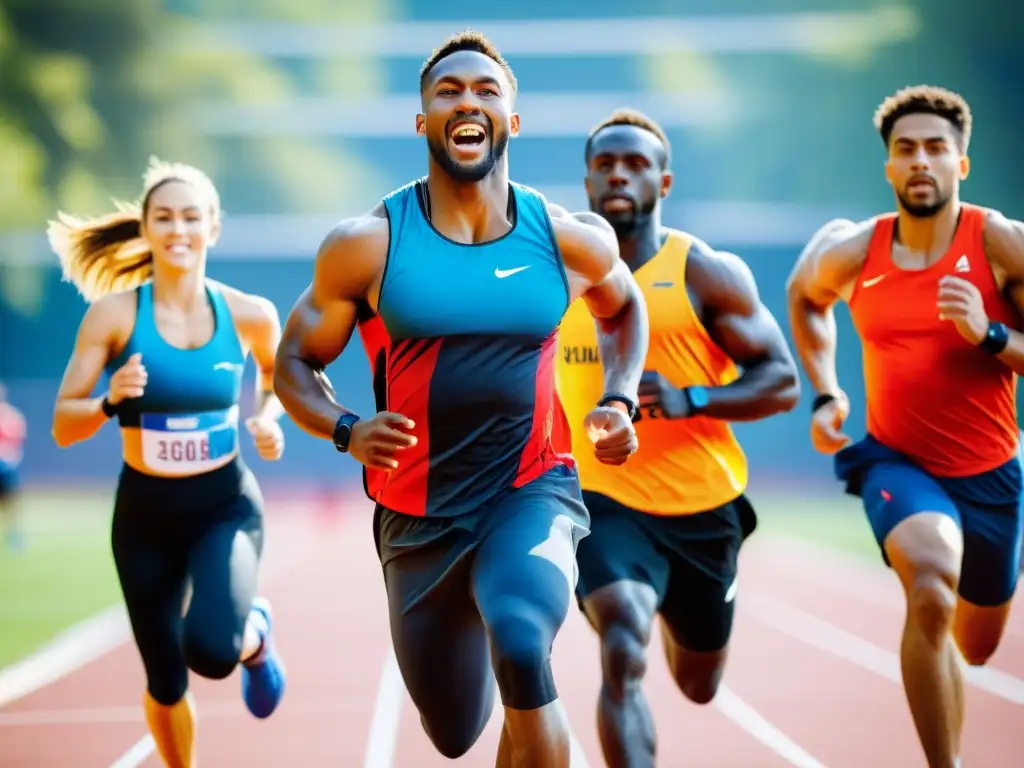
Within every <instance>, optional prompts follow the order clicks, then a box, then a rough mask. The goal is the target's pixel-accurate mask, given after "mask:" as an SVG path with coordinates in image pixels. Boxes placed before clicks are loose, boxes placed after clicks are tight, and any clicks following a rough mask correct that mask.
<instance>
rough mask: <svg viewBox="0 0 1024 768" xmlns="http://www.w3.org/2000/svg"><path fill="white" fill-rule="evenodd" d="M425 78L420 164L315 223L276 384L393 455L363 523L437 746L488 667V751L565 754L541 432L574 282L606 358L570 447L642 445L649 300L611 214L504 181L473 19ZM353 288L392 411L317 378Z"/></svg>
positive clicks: (554, 762)
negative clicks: (380, 195)
mask: <svg viewBox="0 0 1024 768" xmlns="http://www.w3.org/2000/svg"><path fill="white" fill-rule="evenodd" d="M420 92H421V98H422V105H423V114H420V115H419V116H417V120H416V128H417V133H418V134H419V135H421V136H424V137H426V142H427V147H428V148H429V151H430V152H429V172H428V174H427V177H426V178H425V179H420V180H418V181H415V182H412V183H410V184H408V185H406V186H404V187H402V188H400V189H398V190H396V191H395V192H393V193H391V194H390V195H388V196H387V197H386V198H385V199H384V200H383V202H382V203H381V204H380V205H378V206H377V207H376V208H375V209H374V210H373V211H371V212H369V213H367V214H366V215H363V216H360V217H358V218H355V219H352V220H349V221H345V222H343V223H342V224H340V225H339V226H338V227H337V228H336V229H335V230H334V231H333V232H331V233H330V234H329V235H328V236H327V238H326V239H325V240H324V242H323V244H322V246H321V248H320V252H319V253H318V255H317V258H316V266H315V268H314V275H313V281H312V284H311V286H310V287H309V288H308V289H307V290H306V292H305V293H304V294H303V295H302V296H301V297H300V298H299V301H298V302H297V304H296V306H295V308H294V309H293V311H292V314H291V316H290V317H289V319H288V322H287V323H286V325H285V332H284V336H283V337H282V342H281V345H280V346H279V348H278V363H277V368H276V371H277V374H276V379H275V390H276V391H277V392H278V395H279V396H280V397H281V401H282V403H283V404H284V406H285V408H286V409H287V410H288V413H289V414H290V415H291V416H292V418H293V419H294V420H295V421H296V422H297V423H298V424H300V425H301V426H302V427H303V428H305V429H306V430H307V431H309V432H310V433H312V434H314V435H317V436H320V437H324V438H330V439H333V441H334V444H335V446H336V447H337V448H338V450H340V451H342V452H348V453H351V454H352V456H353V457H355V458H356V459H357V460H358V461H360V462H361V463H362V464H364V465H365V466H367V467H370V468H374V469H377V470H385V471H387V472H388V473H389V474H388V477H387V479H386V482H385V483H384V486H383V489H382V490H381V491H380V493H379V496H378V499H377V501H378V504H377V507H376V513H375V521H374V522H375V538H376V541H377V546H378V554H379V556H380V559H381V563H382V565H383V572H384V580H385V583H386V587H387V594H388V603H389V607H390V613H391V631H392V638H393V641H394V645H395V652H396V655H397V657H398V662H399V665H400V667H401V670H402V675H403V677H404V679H405V683H406V686H407V688H408V690H409V693H410V695H411V697H412V700H413V702H414V703H415V704H416V707H417V708H418V709H419V712H420V716H421V721H422V723H423V726H424V729H425V731H426V732H427V735H428V736H429V737H430V739H431V740H432V742H433V743H434V745H435V747H436V748H437V750H438V751H439V752H440V753H441V754H443V755H445V756H447V757H449V758H456V757H458V756H460V755H462V754H464V753H465V752H466V751H468V750H469V749H470V747H472V745H473V744H474V743H475V741H476V740H477V738H478V737H479V735H480V733H481V731H482V730H483V728H484V726H485V725H486V723H487V721H488V719H489V717H490V714H491V711H492V706H493V696H494V692H493V680H494V678H495V677H496V678H497V683H498V688H499V691H500V695H501V700H502V703H503V704H504V706H505V719H504V727H503V729H502V735H501V741H500V744H499V747H498V760H497V764H498V765H499V766H530V768H546V767H548V766H552V767H556V766H557V767H558V768H564V767H565V766H568V765H569V739H568V727H567V724H566V723H565V722H564V719H563V716H562V714H561V712H562V710H561V707H560V704H559V702H558V701H557V698H558V697H557V693H556V691H555V685H554V681H553V679H552V674H551V665H550V654H551V648H552V643H553V641H554V638H555V635H556V633H557V632H558V630H559V628H560V627H561V625H562V623H563V621H564V620H565V617H566V615H567V612H568V609H569V604H570V600H571V599H572V589H573V585H574V582H575V545H576V543H577V541H578V540H579V539H580V538H582V537H583V536H584V535H586V533H587V531H588V526H589V518H588V515H587V511H586V508H585V507H584V506H583V504H582V499H581V494H580V487H579V482H578V479H577V476H576V471H575V466H574V463H573V460H572V457H571V456H570V455H568V454H567V453H565V454H560V453H559V452H558V450H557V445H556V442H557V441H556V440H553V439H552V424H553V423H557V422H558V420H559V418H560V417H561V414H560V413H559V412H558V405H557V400H556V399H555V395H554V353H555V349H556V335H557V328H558V325H559V323H560V321H561V319H562V316H563V314H564V312H565V311H566V309H567V307H568V306H569V304H570V302H572V301H573V300H574V299H576V298H577V297H579V296H584V298H585V301H586V302H587V304H588V306H589V307H590V308H591V312H592V313H593V315H594V316H595V318H597V321H596V322H597V324H598V326H599V328H600V345H601V355H602V359H603V361H604V366H605V371H606V376H605V381H606V393H605V395H604V397H602V399H601V400H600V402H598V403H594V406H595V408H594V410H593V411H592V412H591V413H590V414H589V415H588V416H587V423H588V425H589V427H590V435H591V437H592V439H593V440H594V445H593V446H590V447H588V448H586V449H584V450H594V451H595V452H596V454H597V456H598V457H599V458H600V459H601V460H602V461H604V462H606V463H609V464H622V463H623V462H625V461H626V460H627V458H628V457H629V456H630V455H631V454H632V453H633V452H634V451H635V450H636V448H637V443H636V435H635V432H634V430H633V427H632V422H631V417H632V416H633V415H634V414H635V412H636V399H637V387H638V385H639V382H640V376H641V374H642V372H643V361H644V358H645V357H646V354H647V320H646V309H645V307H644V305H643V299H642V297H641V296H640V293H639V291H638V290H637V287H636V283H635V282H634V281H633V279H632V276H631V275H630V272H629V269H628V268H626V266H625V265H624V264H623V263H622V262H621V261H620V260H619V258H618V247H617V244H616V241H615V234H614V232H613V231H612V230H611V227H609V226H608V225H607V224H605V223H604V222H603V220H602V219H601V218H600V217H599V216H596V215H594V214H591V213H579V214H575V215H569V214H567V213H566V212H565V211H564V210H563V209H560V208H558V207H556V206H552V205H549V204H547V203H546V202H545V200H544V199H543V198H542V197H541V196H540V195H539V194H538V193H537V192H535V191H533V190H530V189H528V188H526V187H523V186H520V185H518V184H513V183H510V182H509V180H508V156H507V152H506V149H507V146H508V141H509V138H510V137H511V136H514V135H515V134H516V133H518V130H519V117H518V115H516V114H514V113H513V105H514V101H515V93H516V82H515V78H514V77H513V76H512V73H511V71H510V70H509V67H508V65H507V64H506V63H505V61H504V59H502V57H501V54H500V53H498V51H497V50H496V49H495V48H494V47H493V46H492V45H491V44H490V43H489V42H488V41H487V40H486V39H485V38H484V37H483V36H481V35H479V34H477V33H463V34H460V35H457V36H455V37H453V38H451V39H449V40H448V41H447V42H446V43H445V44H444V45H442V46H441V47H440V48H439V49H436V50H435V51H434V53H433V55H432V56H431V57H430V58H429V59H428V60H427V62H426V63H425V65H424V68H423V71H422V74H421V81H420ZM364 306H368V307H369V309H370V310H372V311H375V312H378V313H379V315H380V317H381V320H382V321H383V323H384V325H385V328H386V331H387V334H388V337H389V351H388V360H387V370H386V377H387V406H388V408H387V410H386V411H384V412H382V413H379V414H376V415H374V416H373V417H372V418H366V419H361V418H360V417H359V416H358V415H356V414H353V413H350V412H348V411H347V410H346V409H345V408H344V407H342V406H341V405H339V404H338V403H337V402H335V401H334V399H333V398H332V397H330V395H329V390H328V389H327V388H326V386H327V385H325V382H324V380H323V370H324V368H325V366H327V365H328V364H329V363H330V362H331V361H333V360H334V359H335V358H337V356H338V355H339V354H340V353H341V352H342V350H343V349H344V347H345V345H346V344H347V342H348V340H349V338H350V336H351V334H352V329H353V327H354V326H355V323H356V319H357V315H358V312H359V311H360V308H361V307H364ZM578 449H579V447H578Z"/></svg>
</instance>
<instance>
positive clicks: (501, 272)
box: [494, 266, 530, 280]
mask: <svg viewBox="0 0 1024 768" xmlns="http://www.w3.org/2000/svg"><path fill="white" fill-rule="evenodd" d="M529 268H530V267H529V266H525V267H516V268H515V269H498V268H497V267H495V268H494V276H495V277H496V278H498V279H499V280H500V279H501V278H503V277H508V276H509V275H514V274H515V273H516V272H522V271H523V270H524V269H529Z"/></svg>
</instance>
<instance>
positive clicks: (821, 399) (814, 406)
mask: <svg viewBox="0 0 1024 768" xmlns="http://www.w3.org/2000/svg"><path fill="white" fill-rule="evenodd" d="M835 399H836V396H835V395H829V394H824V395H818V396H817V397H816V398H814V402H813V403H811V413H817V412H818V409H819V408H821V407H822V406H825V405H828V404H829V403H831V402H832V401H833V400H835Z"/></svg>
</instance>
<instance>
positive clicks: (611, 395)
mask: <svg viewBox="0 0 1024 768" xmlns="http://www.w3.org/2000/svg"><path fill="white" fill-rule="evenodd" d="M608 403H622V404H623V405H624V406H626V409H627V413H628V415H629V420H630V421H636V417H637V416H639V415H640V408H639V406H637V404H636V403H635V402H633V401H632V400H631V399H630V398H628V397H626V396H625V395H623V394H622V393H621V392H606V393H605V395H604V397H602V398H601V399H600V400H598V401H597V407H598V408H604V407H605V406H606V405H608Z"/></svg>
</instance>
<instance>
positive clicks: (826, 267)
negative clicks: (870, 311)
mask: <svg viewBox="0 0 1024 768" xmlns="http://www.w3.org/2000/svg"><path fill="white" fill-rule="evenodd" d="M873 229H874V221H866V222H861V223H860V224H854V223H853V222H851V221H845V220H836V221H832V222H829V223H828V224H826V225H825V226H824V227H822V229H820V230H819V231H818V233H817V234H816V235H815V236H814V237H813V238H812V239H811V241H810V242H809V243H808V244H807V246H806V247H805V248H804V250H803V252H802V253H801V254H800V257H799V258H798V259H797V262H796V265H795V266H794V267H793V271H792V273H790V276H789V281H788V282H787V283H786V295H787V298H788V303H789V323H790V328H791V330H792V332H793V344H794V346H795V347H796V352H797V356H798V357H799V359H800V362H801V364H802V365H803V368H804V371H805V372H806V373H807V378H808V379H810V381H811V386H812V387H813V388H814V391H815V393H816V394H819V395H820V394H834V393H837V392H839V380H838V375H837V374H836V342H837V339H836V318H835V314H834V312H833V307H834V305H835V303H836V302H837V301H838V300H839V299H841V298H848V292H849V289H850V286H851V285H852V284H853V281H854V280H856V277H857V274H858V273H859V271H860V268H861V266H863V263H864V258H865V256H866V254H867V247H868V243H869V242H870V240H871V233H872V231H873Z"/></svg>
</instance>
